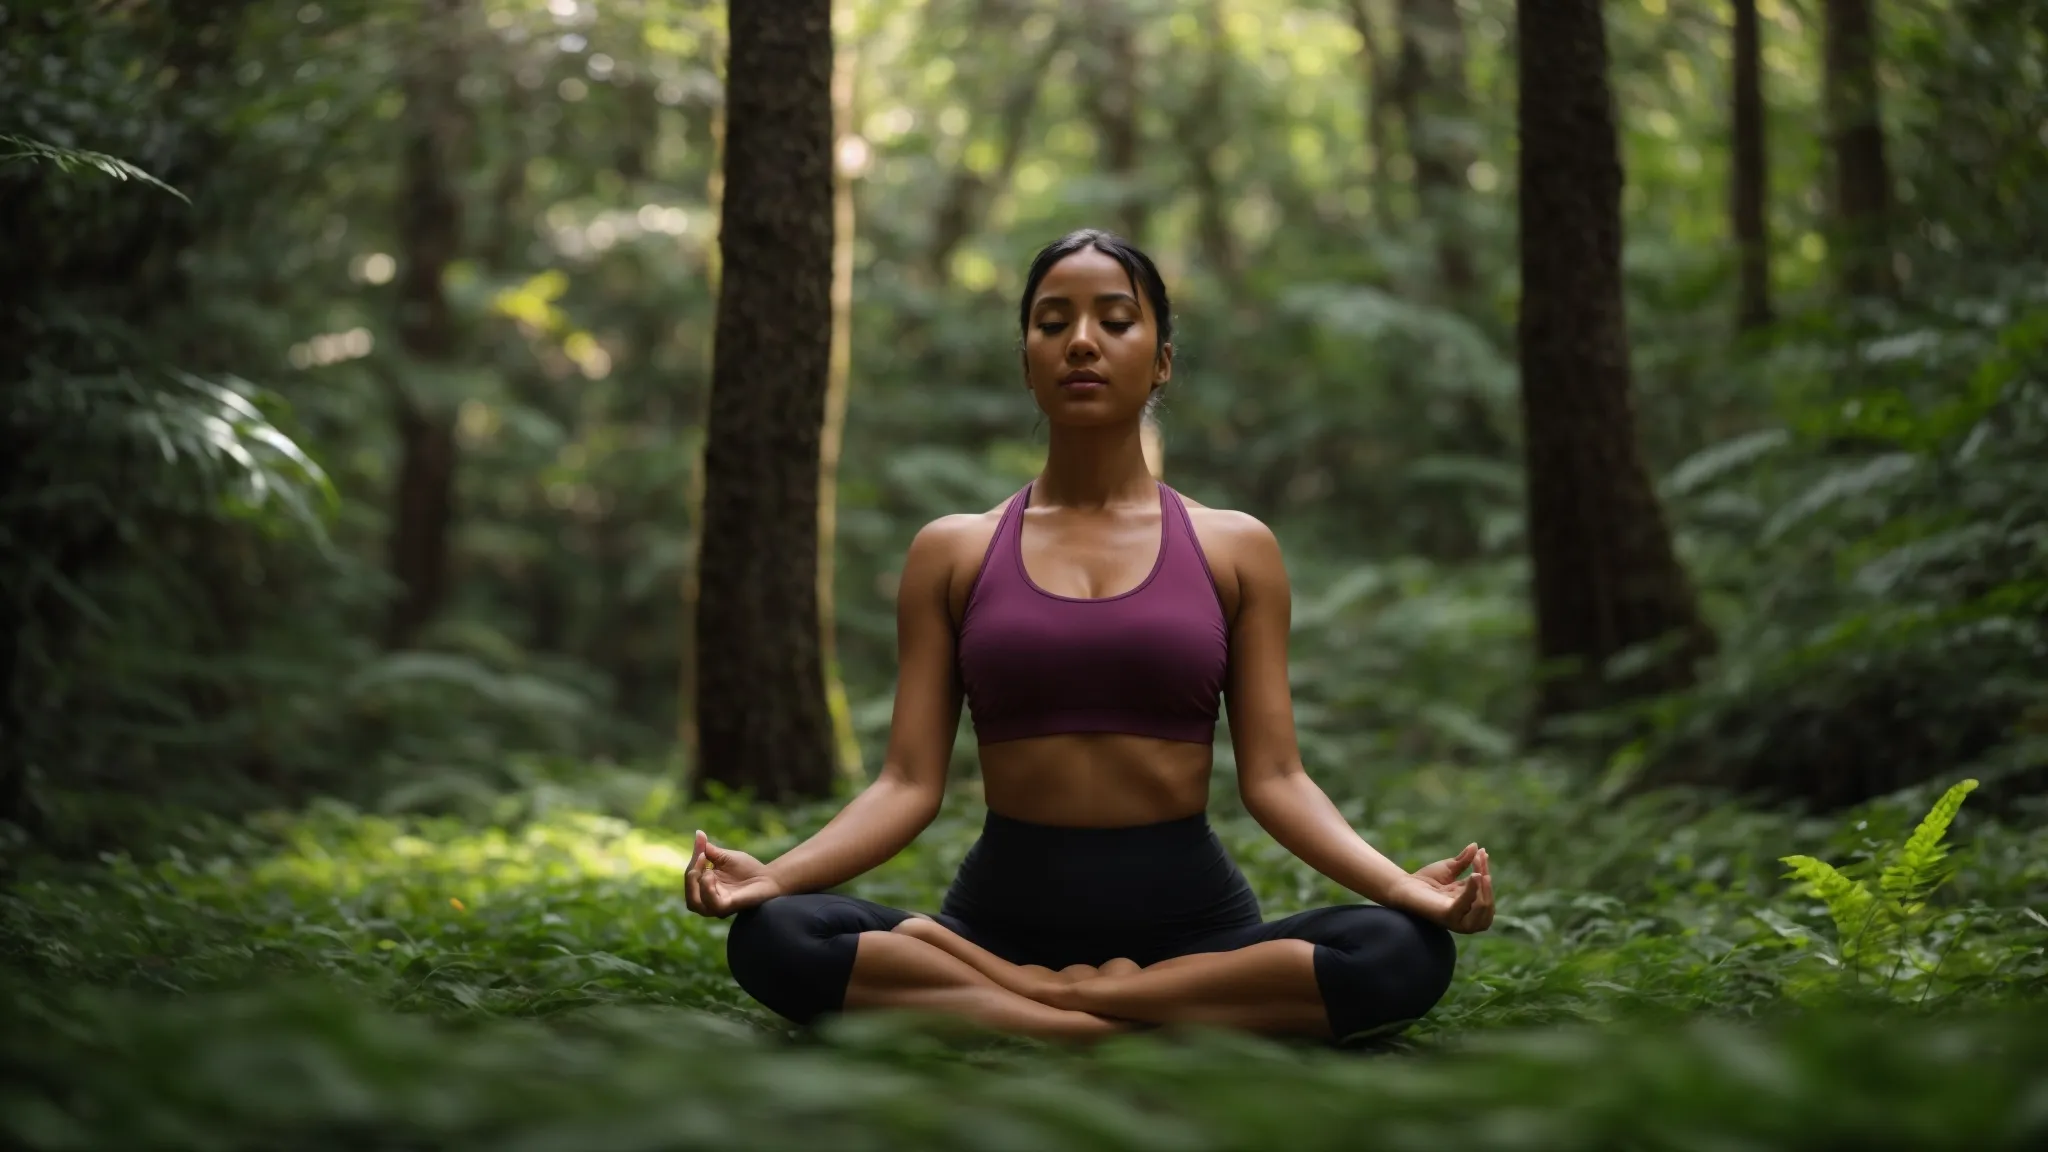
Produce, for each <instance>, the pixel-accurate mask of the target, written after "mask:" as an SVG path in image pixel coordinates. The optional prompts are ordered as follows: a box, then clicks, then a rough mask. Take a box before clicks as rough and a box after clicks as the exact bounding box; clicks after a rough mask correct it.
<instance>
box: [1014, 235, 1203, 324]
mask: <svg viewBox="0 0 2048 1152" xmlns="http://www.w3.org/2000/svg"><path fill="white" fill-rule="evenodd" d="M1083 248H1093V249H1095V250H1096V251H1097V252H1100V253H1102V254H1103V255H1105V256H1108V257H1109V258H1110V259H1112V260H1114V261H1116V262H1117V263H1118V264H1121V265H1122V266H1123V270H1124V273H1125V274H1126V275H1128V276H1129V277H1130V278H1131V287H1132V289H1134V290H1136V291H1139V292H1142V293H1144V295H1145V299H1146V301H1147V302H1148V303H1150V304H1151V305H1152V315H1153V316H1154V317H1155V325H1156V327H1157V330H1158V332H1159V339H1158V341H1157V345H1158V347H1160V348H1164V347H1165V346H1166V345H1167V343H1168V342H1169V341H1171V340H1172V339H1173V302H1172V301H1171V300H1169V299H1167V295H1166V281H1165V280H1164V279H1163V278H1162V277H1161V276H1160V275H1159V267H1158V265H1156V264H1154V263H1152V258H1151V257H1150V256H1147V255H1145V253H1144V252H1142V251H1140V250H1139V248H1138V246H1137V245H1135V244H1133V243H1131V242H1130V241H1128V240H1126V239H1124V238H1123V237H1121V236H1118V235H1116V234H1115V233H1113V232H1105V231H1103V230H1102V229H1100V228H1081V229H1077V230H1076V231H1073V232H1069V233H1067V234H1066V235H1065V236H1062V237H1060V238H1059V239H1057V240H1055V241H1053V242H1052V243H1050V244H1047V245H1046V246H1045V247H1043V248H1040V249H1039V250H1038V255H1036V256H1034V257H1032V259H1031V270H1030V271H1029V272H1028V273H1026V274H1025V276H1024V298H1023V299H1022V300H1019V301H1018V302H1017V331H1018V334H1019V335H1020V336H1021V335H1023V334H1025V333H1028V332H1029V331H1030V330H1031V301H1032V298H1033V297H1035V296H1037V295H1038V285H1039V282H1040V281H1042V280H1044V279H1045V274H1046V273H1047V272H1050V271H1052V266H1053V265H1055V264H1057V263H1059V262H1060V261H1062V260H1064V259H1066V258H1067V257H1069V256H1072V255H1073V254H1074V253H1076V252H1079V251H1081V250H1082V249H1083Z"/></svg>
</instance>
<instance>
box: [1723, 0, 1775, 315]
mask: <svg viewBox="0 0 2048 1152" xmlns="http://www.w3.org/2000/svg"><path fill="white" fill-rule="evenodd" d="M1734 54H1735V60H1734V77H1733V80H1734V85H1733V86H1734V90H1735V93H1734V95H1735V108H1734V112H1735V115H1734V126H1733V127H1734V134H1735V147H1734V149H1733V152H1734V160H1735V165H1734V168H1735V171H1734V176H1733V188H1732V189H1731V192H1732V203H1731V205H1730V209H1731V215H1732V217H1733V220H1732V223H1733V224H1734V228H1735V247H1736V252H1737V258H1738V259H1739V260H1740V262H1741V272H1740V279H1739V282H1738V283H1739V289H1738V291H1739V295H1738V298H1737V303H1736V309H1735V325H1736V328H1737V329H1738V330H1740V331H1745V332H1746V331H1749V330H1751V329H1755V328H1761V327H1763V326H1764V325H1766V324H1769V323H1770V322H1771V246H1770V231H1769V225H1768V224H1767V223H1766V217H1765V214H1764V206H1765V203H1766V201H1767V199H1768V190H1769V188H1770V170H1769V168H1768V167H1767V163H1768V162H1767V160H1766V156H1767V153H1766V152H1765V151H1764V89H1763V35H1762V29H1761V27H1760V26H1759V24H1758V21H1757V16H1756V0H1735V43H1734Z"/></svg>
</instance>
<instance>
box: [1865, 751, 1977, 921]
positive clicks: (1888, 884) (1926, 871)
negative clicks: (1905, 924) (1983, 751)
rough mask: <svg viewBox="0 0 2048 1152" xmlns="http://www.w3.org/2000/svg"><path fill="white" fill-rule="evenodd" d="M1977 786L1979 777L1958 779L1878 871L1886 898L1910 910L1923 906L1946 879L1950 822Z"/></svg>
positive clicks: (1902, 908) (1911, 911)
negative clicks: (1893, 855)
mask: <svg viewBox="0 0 2048 1152" xmlns="http://www.w3.org/2000/svg"><path fill="white" fill-rule="evenodd" d="M1976 787H1977V782H1976V781H1975V780H1961V781H1958V782H1957V783H1956V784H1955V786H1954V787H1952V788H1950V789H1949V790H1948V791H1947V792H1944V793H1943V794H1942V797H1941V799H1940V800H1937V801H1935V803H1934V807H1933V808H1932V809H1931V810H1929V811H1928V813H1927V816H1926V818H1925V819H1923V820H1921V821H1920V826H1919V827H1918V828H1915V829H1913V834H1912V835H1911V836H1909V837H1907V838H1906V843H1905V846H1904V847H1902V848H1900V849H1899V852H1898V855H1897V856H1895V857H1893V859H1892V861H1891V863H1890V864H1887V865H1886V866H1885V869H1884V871H1883V872H1882V873H1880V874H1879V875H1878V889H1879V890H1880V891H1882V892H1883V893H1884V897H1885V899H1886V900H1888V901H1891V902H1892V903H1894V904H1896V905H1898V906H1899V907H1900V909H1901V910H1902V911H1904V912H1907V913H1913V912H1918V911H1919V910H1920V907H1921V905H1922V903H1923V902H1924V901H1925V900H1926V899H1927V895H1928V893H1930V892H1932V891H1933V890H1934V888H1935V886H1936V885H1938V884H1940V883H1941V881H1942V878H1943V869H1942V861H1943V860H1945V859H1946V858H1947V857H1948V845H1947V844H1946V843H1944V838H1945V837H1946V836H1947V835H1948V826H1949V825H1950V824H1951V823H1952V822H1954V820H1955V818H1956V813H1957V812H1958V811H1960V810H1961V809H1962V807H1963V797H1965V796H1968V795H1969V794H1970V793H1971V792H1972V791H1974V790H1975V789H1976Z"/></svg>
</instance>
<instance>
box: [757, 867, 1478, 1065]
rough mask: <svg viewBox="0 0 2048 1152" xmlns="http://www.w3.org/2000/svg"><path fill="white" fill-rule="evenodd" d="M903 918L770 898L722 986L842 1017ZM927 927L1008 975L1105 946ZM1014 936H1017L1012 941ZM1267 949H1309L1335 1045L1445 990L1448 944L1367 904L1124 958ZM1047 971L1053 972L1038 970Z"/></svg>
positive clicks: (847, 902) (1413, 1013) (1453, 955)
mask: <svg viewBox="0 0 2048 1152" xmlns="http://www.w3.org/2000/svg"><path fill="white" fill-rule="evenodd" d="M910 916H911V914H910V913H908V912H904V911H902V910H900V909H896V908H891V907H888V906H886V905H883V904H877V903H875V902H873V901H870V900H863V899H860V898H858V897H854V896H844V895H839V894H836V893H814V894H807V895H795V896H782V897H778V898H776V899H774V900H770V901H768V902H766V903H764V904H761V905H759V906H758V907H755V908H750V909H748V910H746V911H744V912H741V913H740V914H739V915H738V916H737V917H735V918H734V920H733V922H732V927H731V930H730V932H729V933H728V934H727V937H726V957H727V962H728V963H729V964H730V965H731V968H732V974H733V978H734V980H735V981H736V982H738V984H739V985H740V987H741V988H742V989H743V990H745V992H746V993H747V994H748V995H749V996H751V997H753V998H754V999H755V1000H757V1001H759V1002H760V1003H761V1004H762V1005H763V1006H765V1007H767V1008H768V1009H769V1010H770V1011H773V1012H775V1013H776V1014H777V1015H779V1016H782V1017H784V1018H785V1019H788V1020H790V1021H793V1022H795V1023H797V1024H800V1025H809V1024H812V1023H814V1022H816V1021H817V1020H818V1019H819V1018H820V1017H823V1016H827V1015H830V1014H832V1013H835V1012H839V1011H841V1010H842V1009H843V1008H844V1005H845V998H846V988H847V985H848V983H849V982H850V981H851V980H852V977H853V965H854V958H855V956H856V954H857V953H858V949H859V939H860V934H861V933H863V932H888V931H891V930H893V929H895V928H896V926H897V925H899V924H901V923H903V922H904V921H905V920H907V919H909V918H910ZM933 919H934V920H936V921H938V922H939V923H941V924H943V925H945V926H946V927H947V928H949V929H951V930H953V931H954V932H957V933H959V934H960V935H961V936H963V937H965V938H966V939H968V940H970V941H972V942H974V943H975V944H977V945H979V946H980V947H982V948H985V949H987V950H988V951H989V952H992V953H994V954H995V955H997V956H1000V957H1002V958H1003V959H1005V960H1008V961H1010V962H1011V963H1015V964H1045V965H1046V966H1047V967H1054V968H1058V967H1064V966H1065V965H1066V964H1067V963H1090V964H1100V963H1102V962H1104V961H1108V960H1111V959H1115V958H1117V955H1116V953H1115V951H1114V950H1113V949H1114V946H1113V945H1112V946H1110V948H1111V950H1106V951H1104V953H1103V954H1101V955H1091V956H1089V957H1087V958H1085V959H1082V958H1078V957H1077V956H1076V955H1075V954H1074V952H1073V949H1072V948H1071V947H1068V948H1063V949H1062V951H1063V952H1064V953H1066V954H1065V955H1062V956H1058V957H1052V956H1047V955H1043V954H1042V952H1043V949H1040V948H1035V947H1034V946H1033V944H1032V942H1031V941H1029V940H1027V939H1014V940H1013V939H1006V938H1004V936H1002V935H999V934H996V933H992V932H989V931H986V930H981V929H977V927H976V926H974V925H972V924H969V923H968V922H966V921H965V920H963V919H961V918H960V917H958V916H953V915H947V914H943V913H942V914H940V915H938V916H935V917H933ZM1012 934H1013V935H1022V934H1021V933H1012ZM1268 940H1304V941H1307V942H1308V943H1310V944H1312V945H1314V947H1315V952H1314V963H1315V977H1316V987H1317V990H1318V991H1319V992H1320V994H1321V996H1322V999H1323V1007H1324V1010H1325V1012H1326V1013H1327V1014H1328V1018H1329V1025H1330V1031H1331V1034H1332V1037H1333V1038H1334V1039H1335V1040H1337V1041H1340V1042H1342V1041H1346V1040H1352V1039H1362V1038H1367V1037H1376V1036H1385V1035H1386V1034H1388V1033H1389V1032H1392V1031H1395V1030H1397V1029H1398V1027H1399V1026H1401V1025H1403V1024H1407V1023H1412V1022H1414V1021H1416V1020H1420V1019H1421V1018H1422V1017H1423V1016H1425V1015H1427V1014H1428V1013H1429V1011H1430V1009H1432V1008H1433V1007H1435V1006H1436V1003H1437V1001H1438V1000H1440V999H1441V998H1442V997H1443V994H1444V992H1445V991H1446V990H1447V989H1448V988H1449V987H1450V983H1451V975H1452V972H1453V970H1454V968H1455V967H1456V963H1457V946H1456V944H1455V943H1454V942H1453V940H1452V937H1451V934H1450V933H1449V932H1446V931H1445V930H1444V929H1442V928H1440V927H1437V926H1436V925H1433V924H1430V923H1428V922H1426V921H1424V920H1421V919H1419V918H1417V917H1415V916H1413V915H1411V914H1409V913H1406V912H1402V911H1399V910H1396V909H1392V908H1385V907H1381V906H1379V905H1376V904H1353V905H1342V906H1337V907H1329V908H1316V909H1312V910H1310V911H1306V912H1299V913H1296V914H1294V915H1292V916H1286V917H1282V918H1280V919H1276V920H1270V921H1260V922H1256V923H1249V924H1243V925H1238V926H1233V927H1228V928H1224V929H1221V930H1218V931H1215V932H1212V933H1208V934H1205V935H1201V936H1197V937H1194V938H1192V939H1188V940H1184V941H1180V942H1178V943H1175V944H1173V945H1172V946H1169V947H1162V948H1159V949H1156V950H1154V951H1153V952H1152V954H1148V955H1143V956H1129V957H1127V958H1128V959H1131V960H1133V961H1135V962H1137V963H1138V964H1140V965H1141V966H1149V965H1152V964H1155V963H1158V962H1159V961H1161V960H1166V959H1170V958H1172V957H1174V956H1187V955H1193V954H1196V953H1204V952H1228V951H1234V950H1236V949H1240V948H1246V947H1249V946H1251V945H1253V944H1258V943H1262V942H1264V941H1268ZM1048 960H1057V961H1059V962H1056V963H1047V961H1048Z"/></svg>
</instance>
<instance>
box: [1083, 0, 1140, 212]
mask: <svg viewBox="0 0 2048 1152" xmlns="http://www.w3.org/2000/svg"><path fill="white" fill-rule="evenodd" d="M1090 19H1092V20H1093V21H1094V27H1093V28H1092V29H1091V31H1092V32H1093V33H1094V35H1093V37H1091V39H1093V40H1094V44H1093V45H1092V46H1091V50H1090V53H1089V59H1090V60H1091V62H1092V67H1091V68H1090V71H1091V72H1092V73H1093V76H1092V77H1091V78H1090V82H1089V83H1088V84H1087V85H1086V87H1085V94H1086V98H1087V101H1088V115H1089V118H1090V119H1091V120H1093V121H1094V123H1095V135H1096V140H1097V142H1098V145H1099V148H1100V154H1101V157H1102V168H1103V171H1104V172H1106V173H1108V174H1109V176H1110V177H1111V178H1112V179H1114V180H1115V181H1116V183H1117V196H1116V213H1115V215H1116V222H1117V231H1118V232H1120V233H1122V234H1123V237H1124V239H1126V240H1129V241H1130V242H1131V243H1133V244H1143V243H1144V242H1145V239H1144V237H1145V229H1146V224H1147V222H1148V220H1149V219H1150V217H1151V212H1150V210H1149V207H1148V205H1147V204H1146V203H1145V196H1144V193H1143V191H1142V190H1141V189H1140V188H1139V187H1138V159H1139V146H1140V143H1141V141H1140V138H1139V130H1138V100H1139V83H1138V39H1137V29H1136V27H1134V22H1133V20H1132V16H1131V13H1130V12H1129V11H1128V10H1127V9H1126V7H1125V0H1099V3H1098V4H1097V5H1096V6H1095V7H1094V9H1093V11H1092V12H1091V13H1090Z"/></svg>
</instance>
